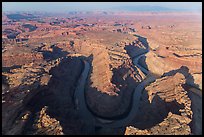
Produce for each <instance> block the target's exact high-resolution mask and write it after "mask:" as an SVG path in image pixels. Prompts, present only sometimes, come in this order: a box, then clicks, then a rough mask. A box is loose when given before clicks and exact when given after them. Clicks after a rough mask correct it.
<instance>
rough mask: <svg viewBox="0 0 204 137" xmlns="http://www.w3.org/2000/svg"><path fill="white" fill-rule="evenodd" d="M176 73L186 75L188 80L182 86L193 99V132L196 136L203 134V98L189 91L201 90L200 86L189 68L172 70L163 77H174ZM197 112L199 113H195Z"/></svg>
mask: <svg viewBox="0 0 204 137" xmlns="http://www.w3.org/2000/svg"><path fill="white" fill-rule="evenodd" d="M176 73H181V74H183V75H184V77H185V79H186V83H185V84H183V85H182V87H183V88H184V89H185V90H186V91H188V92H187V95H188V96H189V98H190V99H191V102H192V105H191V109H192V111H193V118H192V121H191V123H190V127H191V129H192V132H193V133H195V134H202V128H201V127H202V123H201V121H202V104H201V103H200V102H202V97H200V96H198V95H196V94H195V93H193V92H192V91H190V90H189V88H191V87H194V88H196V89H198V90H200V89H199V85H198V84H196V83H195V82H194V78H193V76H192V75H191V73H190V72H189V68H188V67H187V66H181V67H180V68H179V69H176V70H172V71H169V72H167V73H164V74H163V75H162V77H164V76H173V75H175V74H176ZM196 111H197V113H195V112H196Z"/></svg>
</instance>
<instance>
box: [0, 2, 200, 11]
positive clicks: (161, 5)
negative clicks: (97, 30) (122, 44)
mask: <svg viewBox="0 0 204 137" xmlns="http://www.w3.org/2000/svg"><path fill="white" fill-rule="evenodd" d="M97 10H98V11H100V10H106V11H118V10H122V11H174V10H175V11H193V12H201V11H202V3H201V2H2V11H3V12H7V11H12V12H15V11H16V12H17V11H40V12H63V13H64V12H69V11H97Z"/></svg>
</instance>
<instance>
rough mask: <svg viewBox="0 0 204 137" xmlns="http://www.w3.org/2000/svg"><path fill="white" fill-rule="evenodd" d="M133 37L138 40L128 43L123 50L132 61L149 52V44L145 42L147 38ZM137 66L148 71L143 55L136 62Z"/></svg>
mask: <svg viewBox="0 0 204 137" xmlns="http://www.w3.org/2000/svg"><path fill="white" fill-rule="evenodd" d="M134 36H136V37H138V40H136V41H135V42H132V43H129V44H128V45H125V48H124V49H125V50H126V51H127V54H128V55H129V56H130V57H131V58H132V60H133V59H134V58H135V57H137V56H139V55H141V54H144V53H146V52H148V51H149V43H148V41H147V38H145V37H142V36H139V35H134ZM138 64H139V65H140V66H142V67H143V68H145V69H146V70H149V69H148V66H147V64H146V56H145V55H144V56H142V57H141V58H140V59H139V60H138Z"/></svg>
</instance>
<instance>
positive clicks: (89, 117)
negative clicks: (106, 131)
mask: <svg viewBox="0 0 204 137" xmlns="http://www.w3.org/2000/svg"><path fill="white" fill-rule="evenodd" d="M137 37H139V38H140V39H141V40H142V42H143V43H144V44H146V47H147V48H146V50H145V52H144V53H143V54H141V55H139V56H137V57H134V58H133V63H134V65H136V66H137V67H138V68H139V69H140V70H141V71H142V72H143V73H144V74H146V75H147V74H148V72H149V71H148V70H147V69H146V68H144V67H142V66H140V65H139V64H138V61H139V59H140V58H141V57H142V56H144V55H145V54H147V53H148V52H149V46H148V45H147V44H148V43H147V42H146V41H143V40H146V38H144V37H141V36H139V35H137ZM140 39H139V40H140ZM83 63H84V69H83V72H82V74H81V76H80V78H79V81H78V85H77V87H76V90H75V95H74V98H75V105H76V107H77V110H78V112H79V115H80V116H81V118H83V119H84V120H85V122H86V124H87V127H89V129H88V130H90V132H93V131H94V129H93V127H108V128H117V127H124V126H128V125H129V123H130V122H131V121H132V120H133V119H134V118H135V116H136V114H137V112H138V108H139V100H140V97H141V94H142V91H143V89H144V88H145V86H147V85H148V84H150V83H151V82H153V81H155V80H156V79H155V78H154V77H152V76H150V77H147V78H146V79H145V80H143V81H142V82H141V83H140V84H139V85H138V86H137V87H136V88H135V91H134V93H133V98H132V99H133V100H132V105H131V106H132V107H131V108H130V111H129V113H128V114H127V116H126V117H124V118H122V119H118V120H110V119H104V118H100V117H97V116H95V115H94V114H92V113H91V112H90V111H89V109H88V107H87V104H86V101H85V84H86V79H87V77H88V74H89V70H90V64H89V63H88V62H87V61H83Z"/></svg>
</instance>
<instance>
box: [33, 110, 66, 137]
mask: <svg viewBox="0 0 204 137" xmlns="http://www.w3.org/2000/svg"><path fill="white" fill-rule="evenodd" d="M46 111H47V106H45V107H43V108H42V109H41V111H40V112H39V113H37V118H36V121H35V123H34V125H33V126H34V129H36V131H35V133H33V135H63V134H64V133H63V131H62V127H61V125H60V122H59V121H57V120H56V119H55V118H50V116H49V115H48V114H47V113H46Z"/></svg>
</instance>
